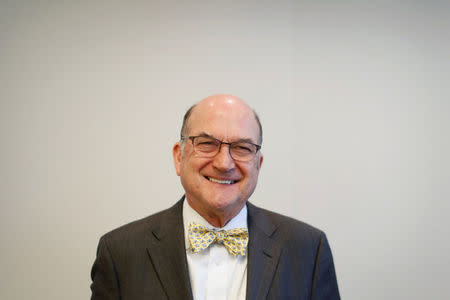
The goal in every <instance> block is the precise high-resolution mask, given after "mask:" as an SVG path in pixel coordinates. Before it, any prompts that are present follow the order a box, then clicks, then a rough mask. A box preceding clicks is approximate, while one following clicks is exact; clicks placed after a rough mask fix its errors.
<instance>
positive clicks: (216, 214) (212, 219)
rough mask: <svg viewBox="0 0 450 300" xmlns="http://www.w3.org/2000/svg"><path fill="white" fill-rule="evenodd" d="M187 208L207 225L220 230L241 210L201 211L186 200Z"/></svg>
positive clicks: (200, 208)
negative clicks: (193, 211) (194, 212)
mask: <svg viewBox="0 0 450 300" xmlns="http://www.w3.org/2000/svg"><path fill="white" fill-rule="evenodd" d="M186 200H187V202H188V204H189V206H190V207H191V208H192V209H193V210H195V211H196V212H197V213H198V214H199V215H200V216H202V217H203V219H205V220H206V221H207V222H208V223H209V224H211V225H212V226H214V227H217V228H222V227H224V226H225V225H226V224H227V223H228V222H229V221H230V220H231V219H233V218H234V217H235V216H236V215H237V214H238V213H239V212H240V211H241V209H242V207H239V208H237V209H235V210H215V211H214V210H208V209H203V208H202V207H199V206H197V205H195V203H192V201H190V200H189V199H188V198H186Z"/></svg>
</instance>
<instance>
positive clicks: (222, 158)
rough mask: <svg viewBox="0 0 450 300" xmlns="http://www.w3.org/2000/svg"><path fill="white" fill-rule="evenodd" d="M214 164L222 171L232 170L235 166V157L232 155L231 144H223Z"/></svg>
mask: <svg viewBox="0 0 450 300" xmlns="http://www.w3.org/2000/svg"><path fill="white" fill-rule="evenodd" d="M213 166H214V167H215V168H216V169H218V170H220V171H222V172H226V171H229V170H232V169H233V168H234V167H235V163H234V159H233V158H232V157H231V155H230V145H227V144H222V145H221V147H220V151H219V153H217V154H216V156H215V157H214V160H213Z"/></svg>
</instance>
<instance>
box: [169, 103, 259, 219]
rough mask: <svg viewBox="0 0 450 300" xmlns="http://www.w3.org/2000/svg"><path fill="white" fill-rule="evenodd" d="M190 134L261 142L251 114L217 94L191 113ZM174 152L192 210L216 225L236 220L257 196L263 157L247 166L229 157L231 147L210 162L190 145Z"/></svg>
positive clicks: (244, 105) (186, 141) (176, 147)
mask: <svg viewBox="0 0 450 300" xmlns="http://www.w3.org/2000/svg"><path fill="white" fill-rule="evenodd" d="M185 135H186V136H198V135H208V136H212V137H215V138H217V139H219V140H221V141H223V142H234V141H238V140H241V139H246V140H250V141H252V143H254V144H258V143H259V127H258V124H257V122H256V119H255V115H254V113H253V111H252V110H251V109H250V108H249V107H248V105H247V104H245V102H243V101H242V100H240V99H239V98H236V97H233V96H228V95H217V96H211V97H208V98H206V99H205V100H203V101H201V102H199V103H198V104H197V105H196V106H195V108H194V110H193V111H192V113H191V115H190V117H189V121H188V126H187V132H186V133H185ZM184 143H185V145H184V149H182V146H181V144H180V142H179V143H176V144H175V146H174V148H173V156H174V163H175V168H176V171H177V175H178V176H180V178H181V183H182V185H183V187H184V190H185V192H186V199H187V200H188V202H189V204H190V206H191V207H192V208H193V209H195V210H196V211H197V212H198V213H199V214H200V215H201V216H203V218H205V219H206V220H207V221H208V222H209V223H211V224H212V225H214V226H216V227H223V226H224V225H225V224H226V223H227V222H228V221H229V220H230V219H231V218H233V217H234V216H235V215H236V214H238V213H239V211H240V210H241V209H242V207H243V206H244V205H245V203H246V201H247V199H248V198H249V197H250V195H251V194H252V193H253V191H254V190H255V187H256V183H257V181H258V174H259V169H260V167H261V164H262V160H263V158H262V155H261V153H260V152H257V153H256V155H255V157H254V158H253V159H252V160H250V161H247V162H240V161H235V160H233V159H232V158H231V156H230V152H229V146H228V145H222V147H221V149H220V152H219V153H218V154H217V155H216V156H214V157H210V158H205V157H201V156H200V155H198V154H197V153H195V152H194V147H193V144H192V141H191V140H189V139H187V140H185V141H184Z"/></svg>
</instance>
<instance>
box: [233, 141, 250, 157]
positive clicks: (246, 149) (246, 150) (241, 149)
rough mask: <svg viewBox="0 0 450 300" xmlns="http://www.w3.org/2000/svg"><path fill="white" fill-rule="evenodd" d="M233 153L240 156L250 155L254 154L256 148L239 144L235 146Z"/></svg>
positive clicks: (247, 144) (246, 144)
mask: <svg viewBox="0 0 450 300" xmlns="http://www.w3.org/2000/svg"><path fill="white" fill-rule="evenodd" d="M232 148H233V151H235V152H236V153H238V154H240V155H245V154H250V153H253V151H254V150H253V149H254V146H253V145H252V144H249V143H237V144H233V147H232Z"/></svg>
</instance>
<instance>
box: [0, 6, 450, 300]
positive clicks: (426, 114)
mask: <svg viewBox="0 0 450 300" xmlns="http://www.w3.org/2000/svg"><path fill="white" fill-rule="evenodd" d="M160 2H161V3H160ZM394 2H395V3H394ZM449 9H450V5H449V4H448V2H447V3H445V2H444V1H442V2H436V1H295V0H291V1H289V0H285V1H273V0H270V1H267V0H259V1H243V0H242V1H214V0H210V1H164V2H163V1H104V2H99V1H85V2H82V1H70V2H69V1H0V101H1V102H0V126H1V127H0V143H1V147H0V164H1V165H0V190H1V195H0V197H1V207H0V214H1V215H0V217H1V218H0V233H1V246H0V247H1V248H0V249H1V250H0V251H1V253H0V298H1V299H11V300H13V299H14V300H15V299H87V298H89V297H90V290H89V285H90V282H91V280H90V268H91V266H92V263H93V261H94V258H95V252H96V247H97V243H98V239H99V237H100V236H101V235H102V234H104V233H105V232H107V231H109V230H111V229H113V228H115V227H118V226H120V225H122V224H125V223H128V222H130V221H132V220H134V219H138V218H142V217H145V216H147V215H149V214H152V213H154V212H156V211H159V210H161V209H163V208H166V207H169V206H171V205H172V204H173V203H175V202H176V201H177V200H178V199H179V198H180V197H181V196H182V194H183V191H182V188H181V184H180V183H179V178H178V177H177V176H176V174H175V170H174V167H173V163H172V157H171V148H172V146H173V144H174V143H175V142H176V141H177V139H178V136H179V129H180V126H181V119H182V116H183V114H184V112H185V111H186V109H187V108H188V107H189V106H190V105H191V104H193V103H194V102H197V101H198V100H200V99H202V98H204V97H206V96H208V95H210V94H214V93H231V94H235V95H237V96H240V97H242V98H243V99H245V100H246V101H247V102H248V103H249V104H250V105H251V106H253V107H254V108H255V110H256V111H257V112H258V113H259V115H260V117H261V120H262V123H263V127H264V143H263V149H262V151H263V153H264V155H265V160H264V164H263V167H262V170H261V173H260V181H259V185H258V187H257V190H256V192H255V193H254V195H253V196H252V198H251V201H252V202H253V203H254V204H256V205H258V206H263V207H265V208H268V209H272V210H274V211H277V212H280V213H283V214H286V215H289V216H292V217H295V218H298V219H301V220H303V221H305V222H307V223H310V224H312V225H314V226H316V227H318V228H321V229H322V230H324V231H325V232H326V233H327V236H328V238H329V241H330V243H331V247H332V250H333V255H334V258H335V265H336V271H337V276H338V280H339V286H340V291H341V295H342V298H343V299H355V300H356V299H357V300H359V299H448V298H449V297H450V288H449V283H448V280H449V278H450V271H449V269H450V259H449V252H450V241H449V235H450V234H449V233H450V232H449V228H450V221H449V219H448V211H449V208H450V206H449V204H448V201H449V198H450V188H449V178H450V172H449V169H450V159H449V153H450V143H449V128H450V121H449V112H450V103H449V96H450V91H449V86H450V82H449V70H450V64H449V55H448V53H450V47H449V46H450V43H449V32H450V25H449V20H450V16H449V15H450V14H449Z"/></svg>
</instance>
